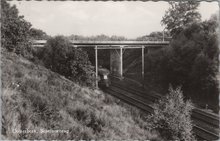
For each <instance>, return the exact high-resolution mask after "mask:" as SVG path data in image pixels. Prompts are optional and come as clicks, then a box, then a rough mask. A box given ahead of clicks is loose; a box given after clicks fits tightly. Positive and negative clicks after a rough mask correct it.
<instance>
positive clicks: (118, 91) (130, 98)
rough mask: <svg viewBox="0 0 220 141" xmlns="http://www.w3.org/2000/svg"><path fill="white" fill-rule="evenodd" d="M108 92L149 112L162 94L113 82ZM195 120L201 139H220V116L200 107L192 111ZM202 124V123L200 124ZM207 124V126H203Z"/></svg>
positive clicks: (196, 129) (196, 131) (195, 127)
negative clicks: (219, 117)
mask: <svg viewBox="0 0 220 141" xmlns="http://www.w3.org/2000/svg"><path fill="white" fill-rule="evenodd" d="M106 92H107V93H109V94H111V95H113V96H115V97H117V98H119V99H121V100H123V101H125V102H126V103H129V104H131V105H133V106H136V107H137V108H139V109H141V110H143V111H144V112H147V113H152V112H153V107H152V104H153V103H154V102H155V101H157V100H158V99H159V98H160V97H161V96H160V95H159V94H157V93H152V92H151V93H147V94H146V93H144V92H143V91H141V90H135V89H134V88H132V87H126V85H123V84H121V83H117V82H113V83H112V86H111V87H110V88H109V89H106ZM192 120H193V121H196V122H194V124H195V125H194V127H193V131H194V132H195V134H196V135H197V137H198V138H199V139H202V140H218V139H219V119H218V116H215V115H211V114H208V113H206V112H204V111H201V110H200V109H194V110H193V113H192ZM199 124H200V125H199ZM201 125H205V126H201Z"/></svg>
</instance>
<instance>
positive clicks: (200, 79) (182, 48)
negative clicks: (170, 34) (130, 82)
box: [146, 16, 219, 111]
mask: <svg viewBox="0 0 220 141" xmlns="http://www.w3.org/2000/svg"><path fill="white" fill-rule="evenodd" d="M217 27H218V24H217V18H216V17H215V16H212V17H211V19H210V20H208V21H204V22H200V23H192V24H191V25H189V26H188V27H185V28H184V29H183V30H182V31H181V32H180V33H179V34H178V35H176V37H175V39H173V40H172V42H171V43H170V47H168V48H166V49H164V50H163V51H160V52H157V53H150V54H148V55H147V59H146V62H147V63H146V64H147V65H146V74H147V76H148V77H149V78H147V80H152V81H154V83H155V84H159V85H160V86H161V87H162V88H163V89H168V84H172V85H173V86H174V87H177V86H179V85H180V86H182V89H183V92H184V95H185V96H187V97H195V96H197V97H198V96H199V97H201V98H203V99H200V100H203V101H205V103H209V104H211V105H212V104H213V105H216V106H215V107H218V106H217V105H218V104H217V103H218V83H217V79H216V75H217V72H218V53H219V51H218V38H217V32H216V28H217ZM211 101H212V102H211ZM215 110H216V111H218V109H215Z"/></svg>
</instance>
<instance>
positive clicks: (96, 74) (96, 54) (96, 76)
mask: <svg viewBox="0 0 220 141" xmlns="http://www.w3.org/2000/svg"><path fill="white" fill-rule="evenodd" d="M95 78H96V79H95V86H96V88H98V49H97V46H95Z"/></svg>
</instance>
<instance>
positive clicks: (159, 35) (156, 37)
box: [136, 31, 170, 41]
mask: <svg viewBox="0 0 220 141" xmlns="http://www.w3.org/2000/svg"><path fill="white" fill-rule="evenodd" d="M163 34H164V35H163ZM163 36H164V37H163ZM169 37H170V34H169V32H167V31H164V33H163V32H160V31H156V32H151V33H150V34H149V35H145V36H141V37H138V38H136V40H137V41H162V40H163V39H164V40H165V41H167V40H169Z"/></svg>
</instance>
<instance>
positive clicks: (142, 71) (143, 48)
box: [142, 46, 144, 78]
mask: <svg viewBox="0 0 220 141" xmlns="http://www.w3.org/2000/svg"><path fill="white" fill-rule="evenodd" d="M142 78H144V46H142Z"/></svg>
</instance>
